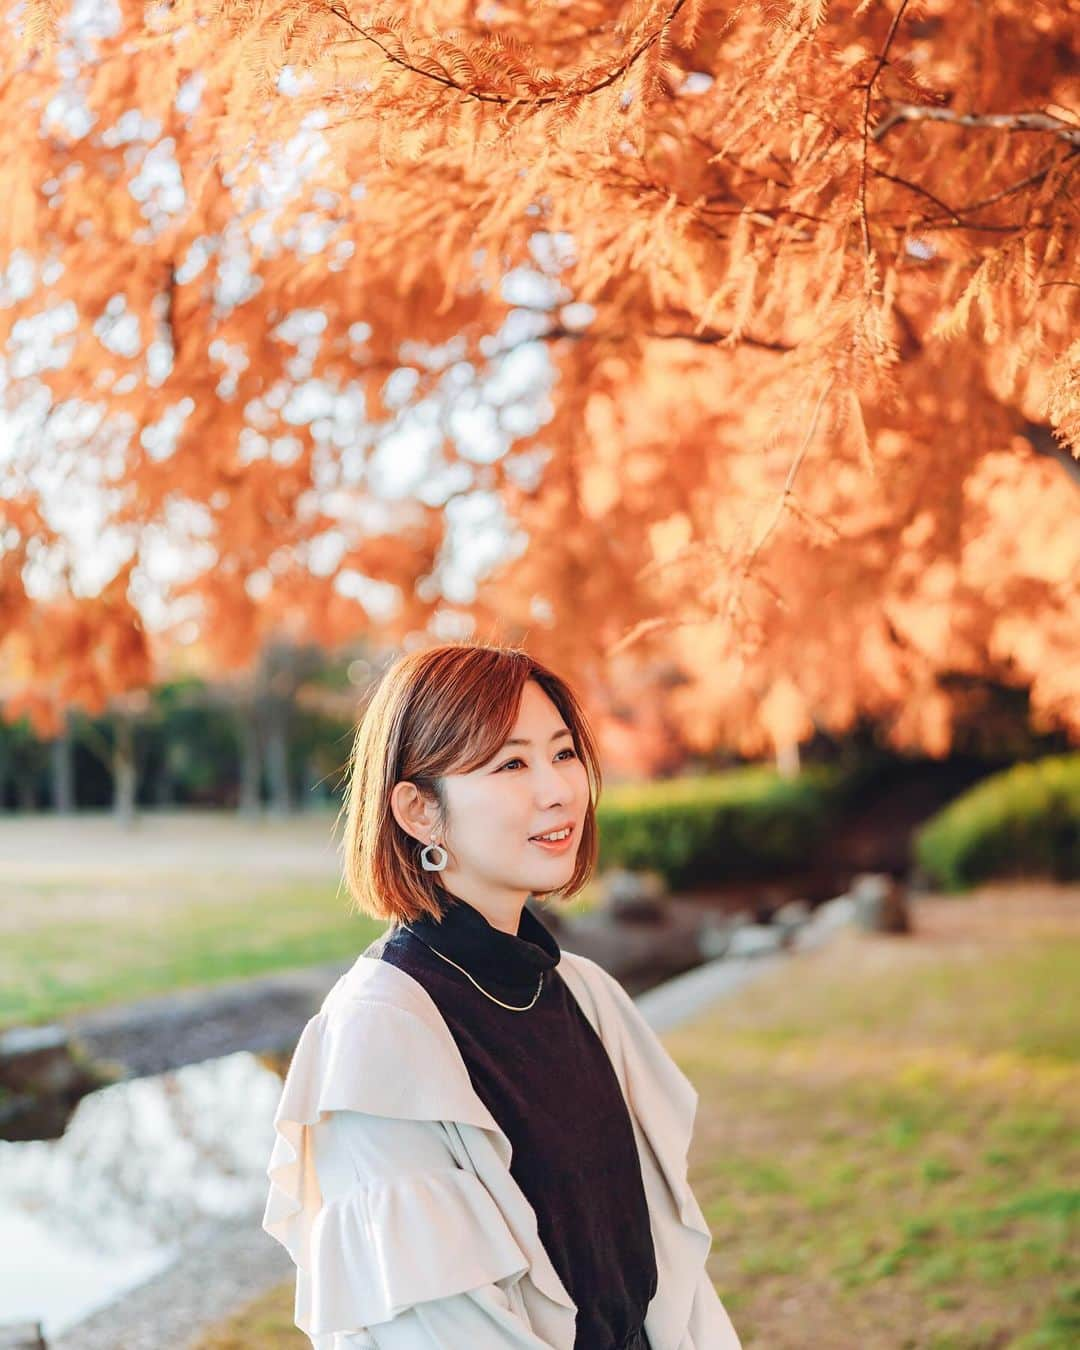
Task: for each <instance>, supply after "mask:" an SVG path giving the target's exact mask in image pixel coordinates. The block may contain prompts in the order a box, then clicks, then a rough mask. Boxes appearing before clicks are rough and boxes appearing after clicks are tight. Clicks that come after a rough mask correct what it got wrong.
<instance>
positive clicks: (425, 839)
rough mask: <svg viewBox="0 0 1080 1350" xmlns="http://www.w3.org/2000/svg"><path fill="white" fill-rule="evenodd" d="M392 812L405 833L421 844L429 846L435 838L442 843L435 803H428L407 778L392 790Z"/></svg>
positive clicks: (396, 784)
mask: <svg viewBox="0 0 1080 1350" xmlns="http://www.w3.org/2000/svg"><path fill="white" fill-rule="evenodd" d="M390 810H391V811H392V812H393V814H394V819H395V820H396V821H397V823H398V824H399V825H400V826H401V828H402V829H403V830H404V831H405V833H406V834H408V835H411V836H412V837H413V839H417V840H419V842H420V843H421V844H429V843H431V842H432V841H433V840H434V839H435V838H439V839H440V841H441V835H439V833H438V817H437V811H436V807H435V803H434V802H431V801H428V799H427V798H425V797H424V796H423V794H422V793H421V792H420V790H419V788H417V786H416V784H415V783H412V782H410V781H409V780H408V779H407V778H406V779H403V780H402V781H401V782H400V783H395V784H394V786H393V788H392V789H391V790H390Z"/></svg>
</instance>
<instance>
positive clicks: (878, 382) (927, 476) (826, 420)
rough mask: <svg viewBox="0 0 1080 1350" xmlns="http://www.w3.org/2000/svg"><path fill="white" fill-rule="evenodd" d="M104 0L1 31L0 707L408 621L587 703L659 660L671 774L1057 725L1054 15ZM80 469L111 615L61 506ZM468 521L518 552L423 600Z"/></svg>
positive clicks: (1063, 676)
mask: <svg viewBox="0 0 1080 1350" xmlns="http://www.w3.org/2000/svg"><path fill="white" fill-rule="evenodd" d="M102 14H103V15H104V17H102V15H99V16H98V18H97V20H96V21H95V23H94V24H84V25H83V27H82V28H80V26H79V23H78V22H77V21H75V20H73V19H72V18H71V11H70V10H69V7H68V6H67V5H66V4H64V3H62V0H28V3H27V5H26V7H25V9H24V10H23V11H22V13H21V18H19V19H18V20H15V19H13V18H11V17H10V14H9V26H10V27H11V30H12V31H15V30H18V31H19V34H20V37H19V42H18V43H17V44H16V43H14V42H13V43H11V44H9V49H8V50H7V51H6V54H5V56H4V58H3V60H4V65H5V70H4V79H3V82H2V86H0V101H2V109H0V110H2V112H3V117H2V118H0V138H2V142H3V145H2V149H3V154H2V160H0V162H2V163H3V164H4V165H5V167H6V171H7V175H6V176H7V181H8V186H9V195H8V201H7V203H6V209H5V211H4V212H3V213H0V264H3V268H4V270H3V272H2V273H0V341H2V342H3V345H4V353H5V367H4V369H5V387H4V389H5V397H6V400H7V404H8V407H9V408H10V409H11V415H12V418H13V425H15V426H17V427H18V432H19V435H18V439H17V440H16V442H15V445H14V448H13V450H12V452H11V453H10V454H7V455H5V456H4V457H3V458H0V547H2V548H3V550H4V552H3V553H0V603H2V604H3V631H2V632H0V678H2V680H3V684H2V687H0V697H3V698H4V700H5V715H10V714H11V712H12V710H15V711H18V710H21V709H23V708H26V709H29V710H32V712H33V713H34V715H35V717H39V718H45V717H46V716H47V714H46V713H45V711H44V709H46V708H48V707H50V706H53V707H59V706H62V705H63V703H64V702H66V701H69V700H75V701H79V700H80V699H82V698H83V697H84V696H87V695H88V694H89V693H90V692H91V690H96V691H97V696H98V697H100V696H101V691H102V690H103V689H105V688H107V687H112V688H114V689H116V690H122V689H125V688H129V687H132V683H133V682H137V681H139V680H142V679H145V678H147V671H148V670H149V669H150V667H151V665H152V664H153V662H155V661H156V662H158V663H161V662H164V661H167V659H168V654H169V651H170V643H173V642H175V641H178V640H181V639H183V640H189V639H190V637H191V635H192V633H197V634H198V637H199V641H200V643H201V644H202V646H203V648H204V649H205V650H206V651H207V652H209V653H210V654H211V656H212V659H213V660H214V661H215V663H216V664H217V665H218V666H222V667H226V668H228V667H243V666H244V665H245V664H246V663H248V662H249V661H250V660H251V658H252V655H253V653H254V652H255V651H256V650H257V648H258V647H259V645H260V644H261V643H262V642H263V641H265V639H266V638H267V636H268V635H269V634H270V633H272V632H278V631H285V632H288V633H291V634H293V635H295V636H296V637H298V638H302V639H314V640H317V641H321V642H325V643H328V644H334V643H338V642H341V641H344V640H347V639H349V638H351V637H355V636H356V635H357V634H358V633H360V632H363V631H367V630H374V631H376V632H378V633H380V634H381V635H384V636H386V637H388V638H390V639H392V640H395V641H401V640H404V639H406V638H408V635H410V634H412V633H414V632H416V631H418V630H423V629H425V628H431V629H433V630H434V631H435V632H436V633H439V634H442V635H451V634H457V633H459V632H460V633H470V632H471V633H474V634H475V635H476V636H478V637H479V638H481V639H489V638H501V639H509V640H514V641H517V640H521V641H525V642H527V644H528V645H529V646H530V648H532V649H534V650H536V651H537V654H538V655H541V656H543V657H545V658H546V659H549V660H551V661H554V662H556V663H558V664H559V665H560V666H562V667H563V668H564V669H566V670H567V671H568V672H571V673H574V674H576V675H577V677H578V678H579V679H583V680H585V681H587V682H588V686H589V688H590V689H591V690H593V691H594V696H595V698H596V699H597V700H598V701H599V700H600V699H601V697H603V698H606V699H609V700H611V701H612V702H616V701H617V700H618V697H619V691H620V690H633V691H635V696H636V697H638V698H640V697H641V693H640V691H641V687H642V686H641V683H640V681H641V677H642V672H643V671H648V670H650V669H663V670H664V671H665V672H667V675H666V676H665V678H664V679H663V681H662V682H660V683H659V684H654V685H653V688H654V695H653V696H654V697H655V698H656V699H657V700H660V701H662V703H663V705H664V719H663V720H664V724H670V725H671V726H672V727H673V728H676V729H677V730H678V733H679V734H680V735H681V737H682V738H683V741H684V743H685V744H687V745H688V746H691V747H695V748H701V749H708V748H710V747H712V746H715V745H717V744H727V745H730V746H732V747H733V748H735V749H737V750H738V751H740V752H741V753H744V754H748V755H757V754H765V753H770V752H774V751H776V752H779V751H781V750H783V749H785V748H787V747H790V745H791V744H792V742H793V741H794V742H797V741H798V740H801V739H804V738H805V737H806V735H808V734H809V733H810V731H811V730H812V729H813V727H815V726H819V727H823V728H827V729H829V730H833V731H837V732H842V731H843V730H844V729H845V728H847V727H850V726H851V725H852V723H853V722H854V721H855V719H856V718H858V717H864V716H868V717H873V718H877V719H879V720H880V721H881V723H882V725H883V726H885V727H886V728H887V730H888V734H889V736H890V737H891V739H892V740H893V742H894V743H895V744H896V745H897V746H921V747H923V748H925V749H928V750H929V751H931V752H932V753H945V752H946V751H947V749H948V747H949V744H950V738H951V733H952V727H953V723H954V720H955V718H956V717H957V715H958V714H959V713H960V712H961V710H962V706H963V698H962V695H961V694H959V693H958V692H957V691H958V690H962V689H963V688H965V687H968V686H969V685H970V682H972V681H977V680H993V681H997V682H1000V683H1003V684H1006V685H1013V686H1016V687H1018V688H1023V689H1027V690H1028V691H1029V693H1030V702H1031V708H1032V715H1033V720H1034V721H1035V723H1036V725H1037V726H1039V727H1040V728H1043V729H1048V730H1049V729H1060V730H1064V731H1065V732H1066V733H1067V735H1068V736H1069V737H1070V738H1074V739H1076V740H1080V639H1078V637H1077V634H1078V633H1080V530H1078V529H1077V528H1076V518H1077V504H1078V502H1080V497H1078V495H1077V493H1078V489H1080V464H1078V457H1080V340H1078V339H1077V336H1076V335H1077V332H1078V331H1080V325H1078V323H1077V318H1078V313H1080V271H1078V257H1080V250H1078V248H1077V229H1078V203H1077V191H1076V189H1077V181H1078V171H1080V112H1078V107H1080V99H1078V93H1080V91H1078V88H1077V78H1076V74H1075V71H1076V65H1077V62H1076V58H1077V50H1076V48H1077V34H1078V32H1080V6H1078V5H1077V3H1076V0H1066V2H1065V3H1050V2H1049V0H987V3H985V4H982V5H979V6H964V5H955V4H950V3H948V0H922V2H921V3H909V0H888V3H880V4H879V3H874V4H871V3H868V0H851V2H849V3H846V4H845V3H836V2H835V0H833V3H829V2H828V0H758V2H756V3H750V2H749V0H741V2H733V0H729V2H726V3H712V2H711V0H665V3H656V0H635V2H634V3H630V4H611V3H605V2H604V0H584V2H583V3H579V2H578V0H575V2H574V3H550V4H537V3H535V0H533V2H531V3H522V2H521V0H506V2H505V3H504V2H502V0H491V3H485V4H482V5H475V4H462V3H449V2H447V3H441V2H439V0H435V2H433V3H426V4H413V3H396V4H394V5H392V6H391V5H383V6H376V7H374V8H370V9H366V10H365V9H363V8H361V7H360V6H355V5H351V4H348V3H346V2H345V0H334V2H333V3H326V2H325V0H306V2H305V3H297V2H296V0H263V2H262V3H256V2H255V0H245V2H244V3H240V2H239V0H229V2H228V3H210V4H208V3H193V0H174V2H173V3H168V4H158V5H151V6H148V7H147V6H144V5H143V4H142V3H141V0H140V3H137V4H136V3H132V0H123V3H117V4H114V5H113V6H112V8H111V9H110V10H109V11H108V12H107V14H106V13H105V12H104V11H102ZM526 270H529V271H531V273H533V274H534V275H533V278H532V281H531V287H530V286H529V285H527V284H526V280H524V279H523V277H524V273H525V271H526ZM535 274H540V275H539V277H537V276H536V275H535ZM537 351H542V352H543V354H544V356H545V358H546V361H540V360H535V361H534V362H533V366H532V367H529V368H528V369H529V371H530V372H531V374H530V375H529V378H528V379H523V378H520V377H519V378H518V383H517V384H516V385H515V382H514V379H512V378H510V377H509V376H508V375H507V374H506V372H507V371H508V370H510V369H513V370H516V371H518V372H519V373H520V371H521V369H522V368H523V367H522V366H521V365H520V362H522V361H524V360H527V359H528V358H529V357H530V355H531V354H533V353H536V352H537ZM514 362H518V363H519V364H518V365H513V363H514ZM305 399H306V400H307V401H306V404H305ZM485 406H486V407H487V408H488V410H489V411H488V413H487V414H486V415H485V414H483V413H482V409H483V408H484V407H485ZM80 419H81V420H80ZM470 419H471V420H470ZM478 428H479V430H478ZM481 432H483V434H481ZM485 440H486V442H487V444H485ZM418 441H419V442H420V443H422V445H423V448H424V451H425V453H426V455H427V456H428V467H427V472H426V474H418V475H416V476H415V480H414V481H413V482H412V483H409V484H407V486H406V487H405V488H404V489H396V490H395V491H393V492H387V491H386V490H385V489H384V488H383V486H382V482H381V480H382V477H383V474H384V472H385V470H386V467H387V465H388V464H391V465H393V464H397V465H398V467H399V471H400V465H401V463H402V461H403V457H404V456H405V455H406V453H412V452H413V451H414V450H415V445H416V444H417V442H418ZM492 445H493V446H494V449H492V448H491V447H492ZM79 473H82V474H84V475H86V481H88V482H92V483H93V484H94V485H95V486H94V487H93V489H92V491H93V492H94V493H97V494H99V496H102V497H104V498H106V499H107V500H106V501H105V502H104V505H103V506H101V508H100V512H101V513H102V514H103V527H104V526H108V527H110V528H112V529H114V530H115V531H116V532H118V533H119V534H120V536H122V538H123V539H124V540H125V541H126V543H127V547H128V553H127V557H128V563H127V564H125V565H126V566H128V567H129V573H130V577H131V579H132V584H131V585H129V586H127V588H126V589H125V590H124V593H123V596H122V597H121V600H120V601H118V599H117V591H116V587H115V585H114V586H113V587H112V588H111V589H110V590H108V591H107V592H105V591H103V592H102V593H101V594H100V595H99V594H96V593H89V592H87V593H84V592H83V591H82V590H80V589H79V587H78V584H77V583H76V581H75V580H73V578H72V576H71V575H70V569H69V568H68V566H67V563H68V562H70V559H66V558H65V542H64V540H63V538H62V537H60V536H61V535H62V531H61V530H60V529H59V528H58V527H57V526H56V525H55V524H54V523H53V520H52V517H51V514H50V510H49V505H48V501H49V495H48V494H49V491H50V488H49V484H50V483H52V484H53V485H55V482H56V480H57V478H58V477H61V478H62V477H64V476H65V475H69V476H77V475H78V474H79ZM87 491H88V492H90V491H91V489H90V488H88V489H87ZM484 494H490V495H491V498H492V499H494V500H496V501H497V502H498V503H499V506H500V508H501V510H502V511H503V512H504V513H505V516H506V519H507V521H508V530H509V532H511V533H513V534H515V535H516V537H517V538H518V539H520V540H521V541H523V544H522V545H515V546H514V547H508V548H507V549H506V550H505V551H504V554H503V556H502V557H500V558H499V559H498V560H497V563H496V564H495V565H493V566H492V567H491V568H490V569H489V571H488V572H487V573H486V574H485V575H483V576H481V578H480V580H479V584H478V585H477V587H476V589H475V592H471V591H468V589H466V590H465V592H461V591H460V590H459V591H456V592H455V591H454V589H453V587H452V586H449V585H448V584H447V576H446V561H447V555H448V551H449V550H450V549H451V547H452V543H453V530H454V528H455V527H454V523H453V522H454V511H455V509H456V508H457V507H458V506H459V505H460V504H462V503H465V502H468V501H470V500H476V499H482V498H483V496H484ZM95 500H96V499H95ZM163 532H166V533H167V532H172V534H173V536H174V537H178V538H180V539H181V540H182V541H186V542H183V543H182V544H181V546H180V547H181V553H182V557H183V562H184V563H185V566H186V570H185V571H184V573H183V575H182V576H180V577H178V578H174V579H170V580H167V581H166V582H164V583H162V582H160V581H159V582H158V583H157V584H158V585H159V586H160V587H161V588H162V589H163V591H164V594H165V601H167V602H168V605H171V606H173V607H174V608H173V609H172V610H169V609H168V605H166V604H165V603H164V601H163V605H162V608H163V609H164V610H165V611H166V615H167V617H166V618H165V619H163V620H162V621H161V622H160V623H159V624H158V625H157V626H156V627H155V628H154V629H153V631H152V632H148V631H147V629H146V627H145V625H141V624H140V609H141V606H142V598H143V595H144V593H145V591H146V589H147V588H148V587H149V586H150V584H151V572H152V568H151V562H150V559H151V555H152V552H153V549H154V547H155V540H158V541H159V540H160V538H161V535H162V533H163ZM524 545H527V546H524ZM68 548H70V545H68ZM33 559H37V560H38V568H37V569H36V570H35V568H34V567H31V566H30V565H29V564H30V562H31V561H32V560H33ZM42 559H44V560H50V559H51V560H53V562H54V564H55V565H54V567H53V568H52V570H51V572H49V575H50V576H51V577H52V578H53V580H52V582H51V583H50V584H46V582H45V581H44V579H43V576H42V575H40V569H41V567H42V566H43V565H44V563H43V562H42ZM136 580H139V581H140V582H141V585H142V590H139V589H137V588H136V587H135V586H134V582H135V581H136ZM28 586H29V587H30V588H31V590H32V592H33V599H34V603H33V604H29V603H27V598H26V588H27V587H28ZM106 593H107V594H108V595H109V597H110V598H109V599H106V598H105V597H106ZM386 595H391V596H393V597H394V598H395V600H396V606H395V607H393V608H383V607H381V606H380V605H379V604H378V603H376V601H377V600H379V598H380V597H384V596H386ZM118 603H120V604H122V605H126V606H127V608H126V609H125V610H124V611H123V616H124V617H123V618H122V619H119V618H117V617H116V616H117V615H118V614H120V612H121V611H119V610H118V609H117V608H116V606H117V604H118ZM72 606H74V609H72ZM110 607H111V608H110ZM74 612H78V613H79V614H81V615H82V616H83V619H84V621H85V623H87V624H89V630H90V631H94V630H96V629H99V626H100V632H101V633H102V634H103V635H104V634H105V633H112V632H114V629H113V628H110V627H108V625H109V624H110V623H112V624H115V623H116V622H125V623H127V624H129V632H130V635H131V637H130V640H129V641H128V642H126V643H124V642H118V641H115V640H113V639H111V638H110V640H109V642H108V643H105V642H102V643H87V642H86V641H85V639H84V637H83V636H81V635H82V634H85V632H86V631H88V630H87V629H86V628H85V627H84V628H82V629H77V628H76V627H75V626H71V627H70V628H69V627H66V626H64V625H65V624H67V623H68V622H69V621H68V620H64V619H62V617H61V616H63V615H65V614H70V613H74ZM108 616H112V617H111V618H109V617H108ZM58 634H66V635H67V636H66V637H65V638H64V639H63V640H61V641H58V640H57V635H58ZM671 672H678V675H677V678H675V677H670V678H669V677H668V676H670V675H671Z"/></svg>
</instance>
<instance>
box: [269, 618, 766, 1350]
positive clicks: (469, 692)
mask: <svg viewBox="0 0 1080 1350" xmlns="http://www.w3.org/2000/svg"><path fill="white" fill-rule="evenodd" d="M599 785H600V770H599V764H598V759H597V753H596V747H595V744H594V741H593V738H592V736H591V734H590V731H589V728H588V725H587V722H586V719H585V717H584V714H583V712H582V711H581V708H580V706H579V704H578V702H577V700H576V698H575V696H574V694H573V692H572V691H571V690H570V689H569V688H568V686H567V685H566V684H565V683H564V682H563V681H562V680H561V679H560V678H559V677H558V676H557V675H555V674H554V673H553V672H552V671H550V670H548V669H547V668H545V667H543V666H541V665H540V664H539V663H538V662H536V661H534V660H533V659H532V658H530V657H529V656H527V655H526V654H525V653H523V652H521V651H517V650H512V649H505V648H496V647H485V646H468V645H448V646H442V647H437V648H434V649H432V650H428V651H425V652H420V653H414V654H410V655H408V656H406V657H403V658H402V659H401V660H399V661H398V662H397V663H395V665H393V666H392V667H391V668H390V669H389V670H388V671H387V672H386V674H385V675H384V677H383V679H382V681H381V683H380V685H379V686H378V688H377V689H376V691H375V694H374V696H373V698H372V700H371V702H370V703H369V705H368V707H367V709H366V710H365V713H364V716H363V718H362V719H361V723H360V726H359V728H358V730H357V734H356V739H355V742H354V745H353V751H352V757H351V762H350V775H349V786H348V791H347V793H346V798H345V803H344V807H343V810H344V812H345V814H346V828H345V832H344V841H343V847H344V851H345V869H344V870H345V876H346V879H347V881H348V884H349V887H350V890H351V893H352V896H353V899H354V902H355V904H356V907H357V909H359V910H361V911H363V912H365V913H368V914H373V915H376V916H378V917H382V918H385V919H388V920H390V923H389V925H388V927H387V930H386V931H385V932H384V934H383V935H382V936H381V937H380V938H379V939H378V940H377V941H376V942H375V943H373V944H372V945H371V946H370V947H368V948H367V950H366V951H365V952H364V953H363V954H362V955H361V956H359V957H358V958H357V960H356V962H355V963H354V965H353V966H352V968H351V969H350V970H349V971H348V972H346V974H345V975H343V976H342V977H341V979H340V980H339V981H338V982H337V984H336V985H335V986H334V988H333V989H332V990H331V991H330V993H329V994H328V996H327V998H326V1000H325V1002H324V1004H323V1007H322V1008H321V1009H320V1011H319V1013H318V1014H316V1016H315V1017H313V1018H312V1019H311V1020H310V1021H309V1023H308V1024H307V1026H306V1027H305V1029H304V1032H303V1035H302V1036H301V1038H300V1042H299V1044H298V1045H297V1048H296V1052H295V1054H294V1056H293V1061H292V1064H291V1065H290V1068H289V1073H288V1076H287V1078H286V1081H285V1085H284V1089H283V1092H282V1098H281V1103H280V1105H279V1107H278V1111H277V1114H276V1116H275V1127H276V1131H277V1137H276V1140H275V1145H274V1150H273V1155H272V1157H271V1159H270V1166H269V1168H268V1175H269V1177H270V1183H271V1185H270V1195H269V1198H268V1201H267V1206H266V1214H265V1216H264V1220H263V1224H264V1227H265V1228H266V1230H267V1231H268V1232H270V1233H271V1234H272V1235H273V1236H274V1237H276V1238H278V1240H279V1241H281V1242H282V1243H284V1245H285V1246H286V1247H287V1248H288V1249H289V1251H290V1253H291V1255H292V1257H293V1259H294V1261H295V1262H296V1265H297V1287H296V1306H295V1317H296V1322H297V1325H298V1326H299V1327H300V1328H301V1329H302V1330H303V1331H305V1332H306V1333H307V1335H308V1336H309V1338H310V1339H311V1341H312V1344H313V1345H314V1346H315V1347H316V1350H361V1347H363V1348H365V1350H371V1348H376V1350H456V1348H457V1347H461V1346H469V1347H470V1348H471V1350H542V1348H543V1347H548V1348H549V1350H737V1347H738V1345H739V1342H738V1338H737V1337H736V1335H735V1332H734V1330H733V1328H732V1326H731V1323H730V1321H729V1320H728V1317H727V1314H726V1313H725V1311H724V1309H723V1307H722V1305H721V1303H720V1300H719V1299H718V1298H717V1296H716V1293H715V1292H714V1290H713V1288H712V1285H711V1283H710V1282H709V1279H708V1276H707V1274H706V1271H705V1259H706V1257H707V1255H708V1251H709V1246H710V1243H711V1235H710V1233H709V1230H708V1227H707V1225H706V1223H705V1220H704V1216H703V1215H702V1212H701V1209H700V1207H699V1206H698V1204H697V1201H696V1200H695V1198H694V1196H693V1194H692V1193H691V1191H690V1188H689V1185H688V1183H687V1175H686V1169H687V1150H688V1147H689V1142H690V1135H691V1130H692V1126H693V1119H694V1114H695V1110H696V1105H697V1093H696V1092H695V1091H694V1088H693V1087H692V1086H691V1084H690V1083H689V1081H688V1080H687V1079H686V1078H685V1076H684V1075H683V1074H682V1073H681V1072H680V1070H679V1069H677V1068H676V1066H675V1064H674V1062H673V1061H672V1060H671V1058H670V1056H669V1055H668V1054H667V1052H666V1051H665V1050H664V1048H663V1046H662V1045H661V1043H660V1042H659V1040H658V1039H657V1038H656V1036H655V1035H654V1034H653V1032H652V1030H651V1029H650V1028H649V1026H648V1025H647V1023H646V1022H645V1021H644V1019H643V1018H642V1017H641V1015H640V1013H638V1011H637V1009H636V1008H635V1006H634V1004H633V1002H632V1001H631V999H630V998H629V997H628V995H627V994H626V992H625V991H624V990H623V989H622V987H621V986H620V985H619V984H618V983H617V981H615V980H614V979H613V978H612V977H611V976H610V975H608V974H607V973H606V972H605V971H604V970H602V969H601V967H599V966H598V965H596V964H595V963H594V962H592V961H589V960H587V959H586V958H584V957H580V956H576V955H573V954H572V953H569V952H562V951H561V950H560V948H559V945H558V943H557V942H556V940H555V938H554V937H553V936H552V934H551V933H550V932H549V931H548V929H547V928H546V927H545V925H544V924H543V923H542V922H541V920H540V918H539V917H538V916H537V915H536V914H535V913H534V911H533V909H532V908H530V907H528V906H527V905H526V901H527V900H529V899H533V900H537V899H538V898H540V897H544V898H546V899H549V900H550V899H551V898H552V897H568V896H571V895H573V894H575V893H576V892H577V891H578V890H580V889H581V888H582V887H583V886H584V884H585V882H586V881H587V880H588V878H589V875H590V873H591V871H592V869H593V867H594V866H595V860H596V847H597V837H596V817H595V805H596V792H597V791H598V790H599Z"/></svg>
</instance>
